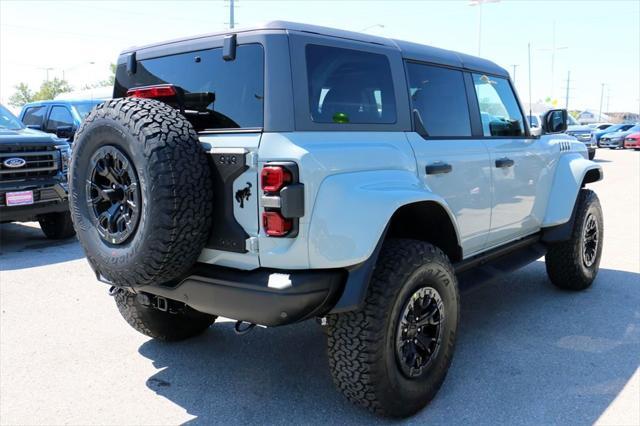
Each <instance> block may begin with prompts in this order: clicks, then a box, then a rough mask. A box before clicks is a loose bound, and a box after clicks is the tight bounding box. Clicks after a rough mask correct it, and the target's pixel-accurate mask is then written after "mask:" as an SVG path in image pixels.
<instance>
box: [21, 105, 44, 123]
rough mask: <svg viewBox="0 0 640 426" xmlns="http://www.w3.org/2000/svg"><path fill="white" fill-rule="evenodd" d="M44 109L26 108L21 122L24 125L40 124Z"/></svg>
mask: <svg viewBox="0 0 640 426" xmlns="http://www.w3.org/2000/svg"><path fill="white" fill-rule="evenodd" d="M45 111H46V108H45V107H30V108H27V109H26V111H25V112H24V116H23V117H22V122H23V123H24V125H25V126H42V123H43V122H44V113H45Z"/></svg>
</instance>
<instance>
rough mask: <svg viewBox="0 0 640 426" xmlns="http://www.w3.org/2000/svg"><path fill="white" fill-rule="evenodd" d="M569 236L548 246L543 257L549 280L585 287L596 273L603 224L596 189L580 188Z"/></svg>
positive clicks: (571, 287) (563, 285)
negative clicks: (567, 238)
mask: <svg viewBox="0 0 640 426" xmlns="http://www.w3.org/2000/svg"><path fill="white" fill-rule="evenodd" d="M576 202H577V203H578V205H577V207H576V212H577V213H576V218H575V221H574V225H573V231H572V233H571V238H570V239H569V240H567V241H562V242H559V243H555V244H553V245H551V246H550V247H549V251H548V252H547V255H546V257H545V261H546V267H547V274H548V275H549V278H550V279H551V282H552V283H553V284H554V285H555V286H556V287H560V288H562V289H566V290H584V289H586V288H588V287H589V286H591V284H592V283H593V280H594V279H595V277H596V275H597V274H598V269H599V267H600V257H601V255H602V242H603V237H604V226H603V220H602V208H601V207H600V201H599V200H598V196H597V195H596V193H595V192H593V191H590V190H588V189H582V190H580V193H579V194H578V199H577V201H576Z"/></svg>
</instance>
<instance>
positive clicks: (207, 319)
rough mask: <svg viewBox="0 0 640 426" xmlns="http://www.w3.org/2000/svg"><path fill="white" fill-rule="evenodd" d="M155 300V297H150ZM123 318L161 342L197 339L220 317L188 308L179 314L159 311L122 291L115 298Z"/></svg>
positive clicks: (183, 307)
mask: <svg viewBox="0 0 640 426" xmlns="http://www.w3.org/2000/svg"><path fill="white" fill-rule="evenodd" d="M149 297H153V296H149ZM114 299H115V301H116V305H117V306H118V310H119V311H120V314H121V315H122V317H123V318H124V319H125V320H126V321H127V323H129V325H130V326H131V327H133V328H134V329H135V330H136V331H138V332H140V333H142V334H144V335H145V336H149V337H152V338H154V339H158V340H165V341H178V340H184V339H188V338H190V337H194V336H197V335H199V334H201V333H202V332H204V331H205V330H206V329H207V328H209V327H210V326H211V324H213V323H214V322H215V320H216V318H217V317H215V316H214V315H208V314H203V313H201V312H198V311H196V310H193V309H191V308H189V307H188V306H182V307H181V309H180V311H179V312H171V309H170V310H169V311H166V312H165V311H160V310H158V309H156V308H154V307H152V306H149V305H143V304H142V303H140V302H139V301H138V298H137V295H136V294H134V293H131V292H129V291H126V290H119V291H117V292H116V294H115V295H114Z"/></svg>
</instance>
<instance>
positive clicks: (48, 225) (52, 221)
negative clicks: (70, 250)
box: [38, 211, 76, 240]
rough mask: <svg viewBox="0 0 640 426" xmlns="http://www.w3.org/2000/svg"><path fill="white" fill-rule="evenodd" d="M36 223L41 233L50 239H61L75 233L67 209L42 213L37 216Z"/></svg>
mask: <svg viewBox="0 0 640 426" xmlns="http://www.w3.org/2000/svg"><path fill="white" fill-rule="evenodd" d="M38 223H40V229H42V233H43V234H44V235H45V236H46V237H47V238H49V239H50V240H63V239H66V238H71V237H73V236H74V235H76V231H75V230H74V229H73V222H72V221H71V214H70V213H69V212H68V211H67V212H55V213H47V214H42V215H40V216H38Z"/></svg>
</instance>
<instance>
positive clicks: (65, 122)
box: [47, 106, 73, 132]
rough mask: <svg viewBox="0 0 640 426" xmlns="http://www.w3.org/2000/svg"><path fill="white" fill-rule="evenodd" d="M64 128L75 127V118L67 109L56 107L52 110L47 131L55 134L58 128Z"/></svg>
mask: <svg viewBox="0 0 640 426" xmlns="http://www.w3.org/2000/svg"><path fill="white" fill-rule="evenodd" d="M62 126H73V117H72V116H71V113H70V112H69V110H68V109H67V108H66V107H62V106H54V107H52V108H51V113H50V114H49V120H48V121H47V131H49V132H55V131H56V129H57V128H58V127H62Z"/></svg>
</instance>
